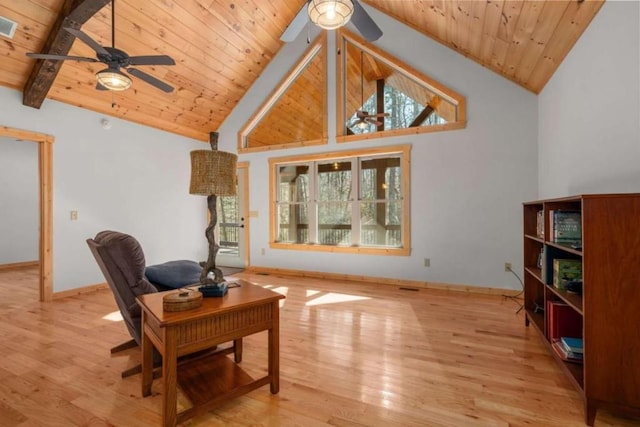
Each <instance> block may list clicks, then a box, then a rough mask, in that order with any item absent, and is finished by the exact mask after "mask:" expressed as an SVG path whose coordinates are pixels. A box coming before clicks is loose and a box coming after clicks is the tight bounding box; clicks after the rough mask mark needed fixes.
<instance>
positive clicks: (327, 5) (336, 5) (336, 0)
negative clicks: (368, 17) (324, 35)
mask: <svg viewBox="0 0 640 427" xmlns="http://www.w3.org/2000/svg"><path fill="white" fill-rule="evenodd" d="M307 13H308V14H309V19H311V22H313V23H314V24H316V25H317V26H318V27H320V28H324V29H325V30H335V29H336V28H340V27H342V26H344V25H347V23H348V22H349V20H350V19H351V15H353V2H352V1H351V0H311V1H310V2H309V6H308V8H307Z"/></svg>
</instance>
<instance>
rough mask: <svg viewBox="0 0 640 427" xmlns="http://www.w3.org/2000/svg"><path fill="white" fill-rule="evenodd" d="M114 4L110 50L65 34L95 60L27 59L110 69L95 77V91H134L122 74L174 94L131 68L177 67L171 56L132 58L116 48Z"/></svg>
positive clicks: (52, 56) (80, 33)
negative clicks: (90, 51) (89, 51)
mask: <svg viewBox="0 0 640 427" xmlns="http://www.w3.org/2000/svg"><path fill="white" fill-rule="evenodd" d="M114 3H115V2H114V1H112V2H111V47H109V46H102V45H100V44H99V43H98V42H96V41H95V40H93V39H92V38H91V37H89V36H88V35H87V34H86V33H84V32H83V31H81V30H79V29H76V28H70V27H64V30H65V31H67V32H68V33H70V34H72V35H73V36H75V37H77V38H78V39H80V40H82V41H83V42H84V43H85V44H86V45H87V46H89V47H90V48H91V49H93V50H94V51H95V52H96V58H89V57H85V56H70V55H55V54H49V53H27V56H28V57H30V58H35V59H45V60H60V61H64V60H72V61H81V62H102V63H104V64H106V65H107V68H105V69H104V70H100V71H98V72H97V73H96V79H97V83H96V89H98V90H113V91H122V90H126V89H129V87H131V84H132V81H131V79H130V78H129V76H127V74H125V73H123V72H122V70H125V71H126V72H127V73H129V74H131V75H132V76H135V77H137V78H139V79H140V80H142V81H144V82H146V83H148V84H150V85H152V86H154V87H156V88H158V89H160V90H162V91H164V92H167V93H169V92H173V87H172V86H170V85H168V84H167V83H165V82H163V81H161V80H159V79H157V78H155V77H153V76H152V75H151V74H148V73H145V72H144V71H141V70H138V69H137V68H132V67H131V66H132V65H175V64H176V63H175V61H174V60H173V59H172V58H171V57H170V56H168V55H142V56H129V55H128V54H127V53H126V52H124V51H123V50H120V49H116V47H115V4H114Z"/></svg>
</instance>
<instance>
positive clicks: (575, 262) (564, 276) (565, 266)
mask: <svg viewBox="0 0 640 427" xmlns="http://www.w3.org/2000/svg"><path fill="white" fill-rule="evenodd" d="M578 280H582V261H580V260H579V259H560V258H556V259H554V260H553V287H554V288H556V289H559V290H562V291H564V290H566V284H567V283H569V282H575V281H578Z"/></svg>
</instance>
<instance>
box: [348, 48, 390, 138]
mask: <svg viewBox="0 0 640 427" xmlns="http://www.w3.org/2000/svg"><path fill="white" fill-rule="evenodd" d="M360 106H361V107H360V108H364V52H363V51H362V50H361V51H360ZM383 117H389V113H378V114H369V112H368V111H364V110H357V111H356V117H355V119H354V121H353V122H352V123H351V126H355V127H357V128H359V129H360V130H363V131H364V130H366V129H367V128H368V127H369V125H370V124H373V125H376V126H382V125H383V124H384V123H383V122H381V121H380V120H378V119H381V118H383Z"/></svg>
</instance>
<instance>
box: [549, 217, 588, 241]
mask: <svg viewBox="0 0 640 427" xmlns="http://www.w3.org/2000/svg"><path fill="white" fill-rule="evenodd" d="M553 241H554V242H556V243H560V244H576V243H581V242H582V215H581V213H580V211H555V212H554V214H553Z"/></svg>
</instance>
